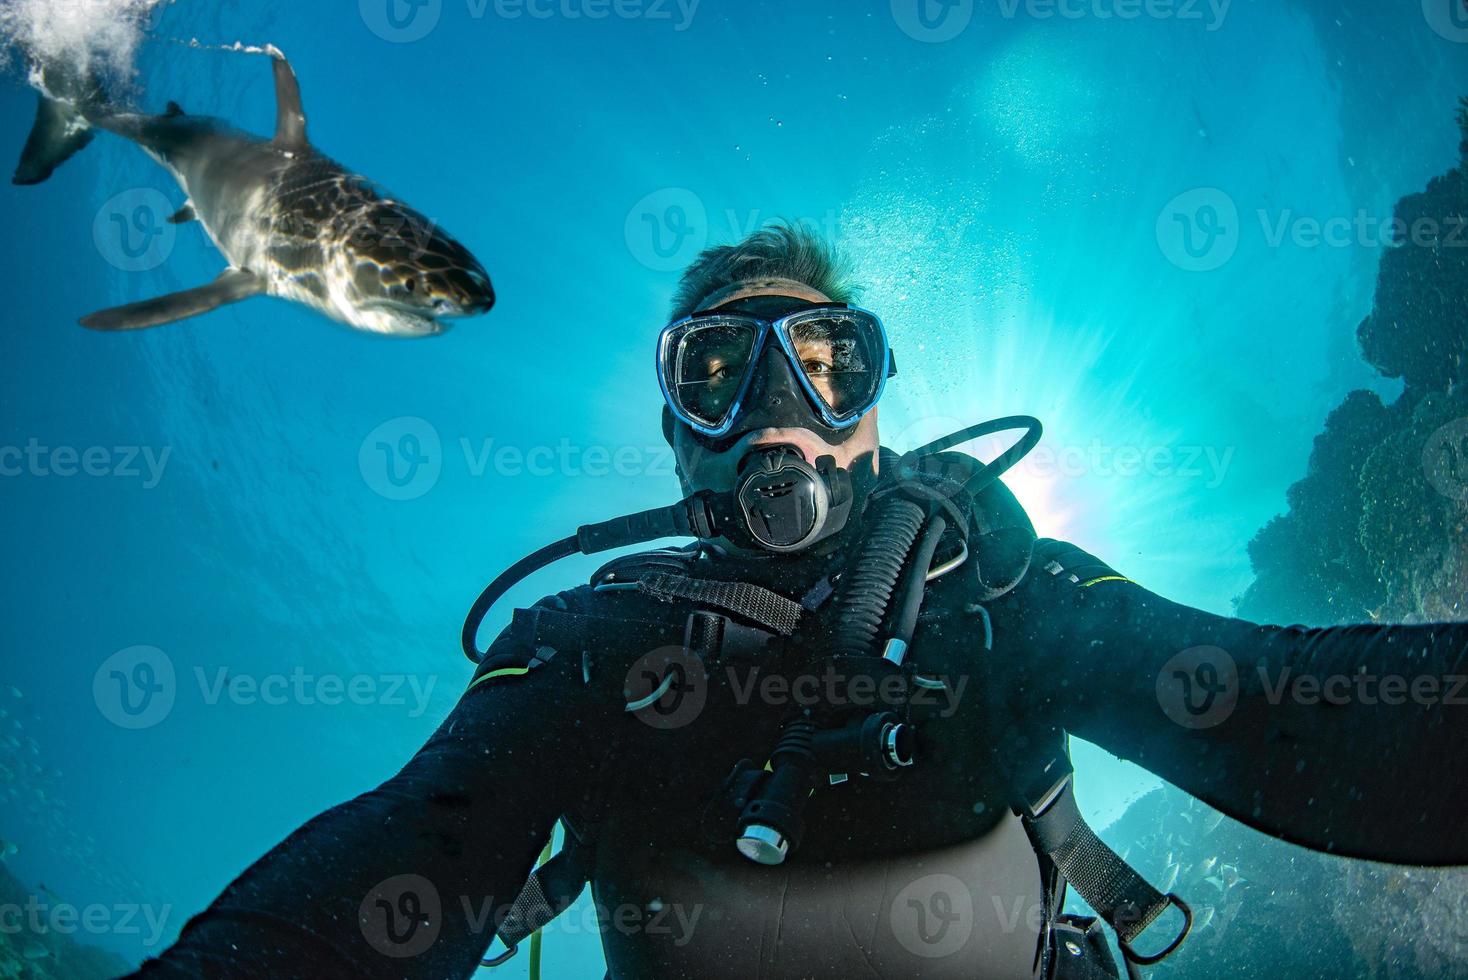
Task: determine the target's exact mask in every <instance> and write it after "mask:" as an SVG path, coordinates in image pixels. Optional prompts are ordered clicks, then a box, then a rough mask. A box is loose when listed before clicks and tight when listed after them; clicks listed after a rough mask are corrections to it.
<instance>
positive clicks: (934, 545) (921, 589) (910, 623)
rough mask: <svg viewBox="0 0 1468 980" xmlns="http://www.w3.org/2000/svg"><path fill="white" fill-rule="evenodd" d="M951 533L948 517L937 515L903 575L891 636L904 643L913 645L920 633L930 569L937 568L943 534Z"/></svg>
mask: <svg viewBox="0 0 1468 980" xmlns="http://www.w3.org/2000/svg"><path fill="white" fill-rule="evenodd" d="M946 530H948V518H946V517H944V516H943V515H942V514H935V515H934V516H933V519H932V520H931V521H929V522H928V526H927V527H926V528H924V529H923V537H922V540H921V541H919V542H918V545H917V547H916V548H914V549H913V552H912V561H910V562H908V563H907V571H906V572H905V573H904V574H903V576H902V591H901V592H899V593H898V596H897V601H898V604H897V614H896V615H895V616H894V617H892V622H891V624H890V626H891V628H890V629H889V630H888V632H887V635H888V636H890V637H892V639H894V640H901V641H902V642H903V643H911V642H912V635H913V633H915V632H917V619H918V613H920V612H921V611H922V608H923V596H925V595H926V594H927V590H928V570H929V569H930V568H931V567H932V565H933V556H934V555H935V554H937V553H938V543H939V542H940V541H941V540H942V539H943V532H944V531H946Z"/></svg>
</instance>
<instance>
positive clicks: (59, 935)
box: [0, 864, 132, 980]
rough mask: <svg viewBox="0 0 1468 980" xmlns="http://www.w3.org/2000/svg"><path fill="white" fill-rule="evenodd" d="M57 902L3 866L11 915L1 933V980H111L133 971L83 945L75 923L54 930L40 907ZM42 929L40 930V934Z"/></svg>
mask: <svg viewBox="0 0 1468 980" xmlns="http://www.w3.org/2000/svg"><path fill="white" fill-rule="evenodd" d="M53 900H54V897H53V896H50V895H49V893H47V892H45V891H44V889H41V888H36V889H31V888H27V887H26V886H25V885H24V884H22V883H21V881H20V880H19V879H18V878H16V877H15V876H14V875H13V874H11V873H10V869H9V868H7V867H6V866H5V865H4V864H0V907H3V908H6V909H9V910H11V912H10V914H9V915H8V916H7V923H6V925H7V928H4V929H0V980H110V978H112V977H118V976H122V975H123V974H125V973H128V972H130V971H131V970H132V967H131V966H129V965H128V963H127V961H126V960H124V959H123V958H122V957H120V956H117V955H115V954H113V953H109V952H107V951H106V950H104V949H99V948H98V947H96V946H92V945H89V944H87V943H86V942H83V941H81V940H80V939H79V938H78V936H77V933H80V930H79V929H78V928H77V927H76V923H75V922H72V920H70V919H64V920H61V921H62V922H63V923H70V925H67V926H66V929H67V931H61V930H60V929H57V928H51V927H50V926H49V924H48V921H47V917H46V916H45V915H44V914H41V915H39V916H37V915H33V914H31V912H30V910H31V909H33V908H35V907H36V906H37V905H38V904H40V905H45V904H47V903H50V902H51V901H53ZM38 923H39V926H40V928H36V926H37V924H38Z"/></svg>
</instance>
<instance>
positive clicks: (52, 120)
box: [12, 67, 103, 184]
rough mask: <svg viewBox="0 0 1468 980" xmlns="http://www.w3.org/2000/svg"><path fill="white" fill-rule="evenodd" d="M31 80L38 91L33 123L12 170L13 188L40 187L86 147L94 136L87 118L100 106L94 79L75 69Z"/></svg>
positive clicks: (54, 69)
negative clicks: (57, 169) (18, 159)
mask: <svg viewBox="0 0 1468 980" xmlns="http://www.w3.org/2000/svg"><path fill="white" fill-rule="evenodd" d="M35 76H36V77H35V81H36V87H37V88H38V89H39V90H40V94H39V95H38V96H37V99H38V103H37V105H36V122H35V125H34V126H32V127H31V135H30V138H29V139H28V140H26V144H25V149H24V150H23V151H21V155H20V165H19V166H17V167H16V168H15V176H14V177H13V178H12V180H13V181H14V182H15V183H17V184H39V183H42V182H43V181H45V180H46V179H47V178H48V177H50V176H51V174H53V173H54V172H55V171H56V168H57V167H59V166H61V165H62V164H63V163H65V162H66V161H67V160H70V159H71V158H72V157H73V156H75V155H76V154H77V153H78V152H80V151H81V150H82V148H83V147H85V146H86V145H87V144H88V143H90V142H91V141H92V137H93V135H95V133H94V131H93V129H92V124H91V123H90V122H88V121H87V116H88V114H89V113H90V112H92V111H94V110H96V109H97V108H98V107H99V106H101V105H102V103H103V92H102V86H101V84H100V83H99V82H98V81H97V79H96V78H95V77H89V76H83V75H79V74H78V73H77V72H76V70H75V69H71V68H65V67H51V68H47V69H45V70H38V71H37V72H36V73H35Z"/></svg>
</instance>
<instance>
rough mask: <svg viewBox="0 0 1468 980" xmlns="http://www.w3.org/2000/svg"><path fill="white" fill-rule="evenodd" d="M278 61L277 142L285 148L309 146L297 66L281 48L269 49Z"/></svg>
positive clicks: (292, 148)
mask: <svg viewBox="0 0 1468 980" xmlns="http://www.w3.org/2000/svg"><path fill="white" fill-rule="evenodd" d="M270 56H271V60H272V61H273V62H275V143H276V145H277V146H279V147H281V148H282V149H286V150H304V149H305V148H306V147H308V146H310V145H311V144H310V141H309V140H308V139H307V138H306V110H305V109H303V108H302V107H301V83H300V82H298V81H296V73H295V70H294V69H292V68H291V63H290V62H289V61H287V60H286V58H285V55H283V54H281V53H280V50H279V49H278V48H271V49H270Z"/></svg>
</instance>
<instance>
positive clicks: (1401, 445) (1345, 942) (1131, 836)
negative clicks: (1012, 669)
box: [1105, 99, 1468, 980]
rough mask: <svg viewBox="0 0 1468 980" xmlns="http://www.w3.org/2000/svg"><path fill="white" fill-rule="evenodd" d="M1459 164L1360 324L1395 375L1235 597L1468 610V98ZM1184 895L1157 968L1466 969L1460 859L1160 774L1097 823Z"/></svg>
mask: <svg viewBox="0 0 1468 980" xmlns="http://www.w3.org/2000/svg"><path fill="white" fill-rule="evenodd" d="M1458 123H1459V126H1460V128H1461V129H1462V132H1463V143H1462V147H1461V160H1460V163H1459V166H1458V167H1457V168H1456V169H1454V170H1452V171H1450V172H1448V173H1446V174H1444V175H1443V176H1441V177H1438V178H1436V179H1435V180H1433V181H1432V182H1431V183H1430V184H1429V185H1428V187H1427V188H1426V190H1424V191H1423V192H1422V193H1420V194H1414V195H1411V196H1409V197H1406V198H1404V199H1403V200H1402V201H1401V202H1400V203H1399V204H1398V206H1397V210H1396V217H1397V219H1398V221H1397V232H1398V233H1397V235H1396V244H1395V246H1394V247H1392V248H1390V249H1388V250H1387V251H1386V253H1385V254H1384V255H1383V256H1382V260H1381V266H1380V271H1379V274H1378V279H1377V289H1376V301H1375V305H1374V308H1373V309H1372V311H1371V315H1370V316H1368V317H1367V318H1366V320H1365V321H1364V322H1363V323H1362V324H1361V325H1360V328H1359V330H1358V332H1357V337H1358V339H1359V341H1360V344H1361V350H1362V352H1363V354H1364V355H1365V357H1366V359H1367V360H1368V362H1369V363H1371V364H1372V365H1373V366H1375V367H1376V368H1377V369H1378V370H1379V371H1380V372H1381V373H1382V374H1383V375H1384V376H1385V377H1388V378H1399V379H1401V381H1402V383H1403V386H1404V388H1403V393H1402V395H1401V397H1400V398H1398V399H1397V400H1396V401H1394V402H1392V403H1390V404H1387V403H1384V402H1383V401H1382V400H1381V398H1379V397H1378V396H1377V395H1376V394H1374V393H1372V392H1367V391H1356V392H1352V393H1351V394H1350V395H1348V396H1347V397H1346V399H1345V401H1344V402H1343V403H1342V404H1341V405H1340V407H1339V408H1337V409H1336V410H1335V411H1334V412H1333V413H1331V415H1330V417H1329V419H1328V420H1327V421H1326V424H1325V431H1324V432H1322V433H1321V434H1320V435H1319V436H1318V437H1317V438H1316V440H1315V446H1314V450H1313V452H1312V453H1311V457H1310V465H1309V470H1308V472H1307V474H1306V476H1305V477H1304V478H1303V479H1302V480H1300V481H1299V482H1298V483H1296V484H1295V485H1294V486H1292V487H1291V488H1290V489H1289V492H1288V502H1289V511H1288V513H1286V514H1284V515H1281V516H1279V517H1276V518H1275V519H1274V520H1272V521H1270V522H1269V524H1268V525H1266V526H1265V527H1264V528H1263V529H1262V530H1261V531H1260V532H1259V533H1258V535H1257V536H1256V537H1255V538H1254V540H1253V542H1251V544H1250V549H1249V553H1250V557H1251V559H1252V560H1253V564H1254V570H1255V573H1256V580H1255V582H1254V584H1253V585H1252V586H1251V587H1250V588H1249V589H1248V591H1247V592H1246V593H1245V594H1244V595H1243V596H1242V597H1241V598H1240V600H1239V602H1238V612H1239V614H1240V615H1241V616H1244V617H1245V618H1248V619H1252V620H1254V621H1257V622H1274V623H1281V622H1282V623H1295V622H1298V623H1307V624H1310V625H1331V624H1337V623H1344V622H1361V621H1367V620H1370V619H1380V620H1383V621H1394V622H1413V621H1417V622H1423V621H1443V620H1464V619H1468V99H1465V100H1463V103H1462V107H1461V108H1460V110H1459V114H1458ZM1105 836H1106V838H1107V839H1108V840H1109V841H1110V842H1112V843H1113V844H1114V845H1116V846H1118V847H1119V848H1122V849H1124V850H1125V851H1127V852H1128V854H1129V858H1130V860H1131V861H1132V863H1133V864H1134V865H1135V866H1136V867H1137V868H1138V870H1140V871H1142V872H1143V873H1144V874H1146V875H1147V876H1148V877H1149V878H1150V879H1151V880H1152V881H1154V882H1155V883H1157V884H1159V885H1169V886H1170V887H1171V890H1174V891H1176V892H1177V893H1178V894H1179V895H1181V896H1182V897H1183V898H1184V899H1185V900H1186V901H1189V902H1190V903H1192V904H1193V906H1194V908H1195V911H1196V912H1197V927H1196V931H1195V934H1194V936H1193V938H1192V939H1191V940H1190V941H1189V942H1188V943H1187V944H1186V945H1185V946H1184V947H1183V949H1182V950H1181V951H1180V952H1179V953H1178V954H1177V955H1176V956H1174V957H1173V958H1172V959H1170V960H1168V961H1167V962H1165V963H1163V964H1161V965H1160V966H1158V967H1156V968H1155V969H1154V970H1153V971H1152V972H1151V974H1150V975H1151V976H1152V977H1154V978H1156V980H1193V978H1198V980H1202V978H1207V977H1217V976H1230V977H1239V978H1259V980H1264V978H1270V980H1273V978H1277V977H1333V978H1334V977H1370V978H1374V980H1419V978H1420V980H1426V978H1438V977H1462V976H1468V871H1461V870H1448V871H1441V870H1431V869H1419V868H1404V867H1395V866H1390V865H1380V864H1372V863H1367V862H1360V861H1348V860H1344V859H1341V858H1337V857H1331V856H1328V855H1323V854H1317V853H1314V852H1311V851H1307V850H1305V849H1303V848H1299V847H1293V846H1291V845H1288V844H1284V843H1282V842H1280V841H1276V840H1272V839H1270V838H1267V837H1265V836H1263V835H1261V834H1258V833H1255V832H1254V831H1251V830H1249V829H1248V828H1246V827H1243V826H1242V825H1240V824H1237V823H1235V822H1234V821H1231V820H1228V819H1225V818H1222V817H1221V815H1219V814H1217V813H1216V812H1213V811H1211V810H1210V809H1209V808H1207V807H1205V806H1203V805H1202V804H1200V803H1197V802H1196V801H1193V800H1191V799H1190V798H1189V797H1187V796H1185V795H1184V794H1182V793H1180V792H1178V791H1177V790H1174V789H1171V788H1165V789H1162V790H1158V791H1156V792H1154V793H1151V794H1149V795H1148V796H1146V797H1144V798H1142V799H1141V800H1139V801H1138V802H1137V803H1135V804H1134V805H1133V806H1132V807H1131V808H1130V809H1128V811H1127V812H1126V814H1125V815H1123V816H1122V818H1121V819H1120V820H1118V821H1117V822H1116V823H1115V824H1113V825H1112V827H1111V828H1109V829H1108V830H1107V832H1106V833H1105Z"/></svg>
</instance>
